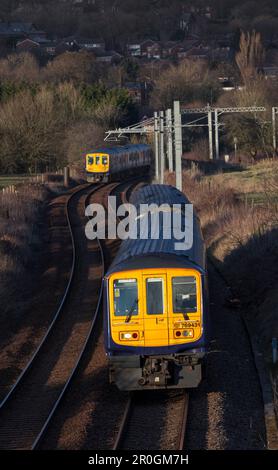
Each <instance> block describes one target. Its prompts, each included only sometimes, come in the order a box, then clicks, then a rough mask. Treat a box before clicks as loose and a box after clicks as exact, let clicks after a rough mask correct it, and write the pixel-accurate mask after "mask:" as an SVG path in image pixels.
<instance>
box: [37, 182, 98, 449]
mask: <svg viewBox="0 0 278 470" xmlns="http://www.w3.org/2000/svg"><path fill="white" fill-rule="evenodd" d="M103 187H104V185H101V186H98V187H97V188H96V190H95V191H93V192H90V194H89V195H88V196H87V197H86V199H85V207H84V209H85V210H86V207H87V205H88V202H89V201H90V199H91V197H92V194H94V193H96V192H97V191H99V190H100V189H102V188H103ZM96 240H97V243H98V246H99V250H100V254H101V263H102V275H101V276H102V278H103V276H104V274H105V260H104V250H103V246H102V243H101V241H100V240H99V239H98V238H97V239H96ZM102 294H103V283H102V282H101V288H100V293H99V297H98V303H97V306H96V309H95V314H94V316H93V320H92V323H91V326H90V329H89V332H88V334H87V337H86V339H85V342H84V344H83V347H82V350H81V352H80V354H79V356H78V358H77V361H76V363H75V366H74V368H73V369H72V372H71V374H70V376H69V377H68V380H67V381H66V383H65V385H64V387H63V389H62V391H61V393H60V395H59V396H58V398H57V400H56V402H55V403H54V406H53V407H52V410H51V411H50V413H49V415H48V418H47V420H46V421H45V423H44V425H43V427H42V429H41V431H40V433H39V434H38V435H37V437H36V439H35V441H34V442H33V445H32V450H35V449H37V448H38V447H39V444H40V443H41V441H42V440H43V438H44V437H45V435H46V432H47V429H48V427H49V425H50V423H51V421H52V419H53V418H54V415H55V413H56V411H57V410H58V407H59V405H60V404H61V402H62V400H63V398H64V397H65V394H66V392H67V391H68V389H69V386H70V385H71V382H72V380H73V378H74V376H75V374H76V372H77V370H78V368H79V365H80V363H81V361H82V359H83V356H84V354H85V351H86V349H87V346H88V344H89V341H90V339H91V336H92V334H93V332H94V329H95V326H96V322H97V319H98V316H99V310H100V305H101V301H102Z"/></svg>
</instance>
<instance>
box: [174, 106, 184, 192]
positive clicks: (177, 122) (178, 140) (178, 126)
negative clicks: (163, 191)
mask: <svg viewBox="0 0 278 470" xmlns="http://www.w3.org/2000/svg"><path fill="white" fill-rule="evenodd" d="M174 128H175V159H176V186H177V189H179V190H180V191H182V123H181V109H180V102H179V101H174Z"/></svg>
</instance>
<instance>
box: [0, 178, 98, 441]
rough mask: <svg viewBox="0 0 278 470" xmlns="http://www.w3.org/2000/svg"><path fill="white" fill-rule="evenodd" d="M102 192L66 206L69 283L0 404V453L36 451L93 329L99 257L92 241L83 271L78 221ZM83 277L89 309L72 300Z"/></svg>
mask: <svg viewBox="0 0 278 470" xmlns="http://www.w3.org/2000/svg"><path fill="white" fill-rule="evenodd" d="M101 187H102V185H98V186H96V187H94V188H92V187H91V185H85V186H82V188H81V189H80V188H79V189H78V190H76V191H74V192H73V193H72V194H71V195H70V196H69V198H68V200H67V203H66V218H67V222H68V228H69V231H70V235H71V240H72V266H71V272H70V276H69V281H68V284H67V287H66V290H65V293H64V296H63V298H62V300H61V303H60V305H59V307H58V309H57V311H56V313H55V315H54V318H53V320H52V322H51V324H50V326H49V328H48V330H47V332H46V334H45V335H44V337H43V339H42V341H41V343H40V345H39V346H38V348H37V350H36V351H35V353H34V354H33V356H32V358H31V360H30V361H29V363H28V364H27V366H26V367H25V369H24V370H23V371H22V373H21V374H20V376H19V377H18V379H17V381H16V382H15V384H14V385H13V387H12V388H11V389H10V391H9V393H8V394H7V395H6V397H5V398H4V399H3V400H2V402H1V403H0V449H34V448H36V447H37V446H38V444H39V442H40V440H41V439H42V437H43V435H44V434H45V432H46V429H47V427H48V425H49V423H50V421H51V419H52V417H53V415H54V413H55V411H56V410H57V408H58V406H59V404H60V403H61V401H62V399H63V397H64V395H65V393H66V391H67V389H68V387H69V384H70V382H71V380H72V378H73V376H74V375H75V373H76V371H77V369H78V366H79V363H80V360H81V358H82V356H83V353H84V350H85V348H86V344H87V342H88V340H89V338H90V336H91V333H92V330H93V329H94V325H95V322H96V318H97V315H98V311H99V307H100V300H101V293H102V292H101V289H102V288H101V286H102V282H101V281H102V277H103V273H104V269H105V268H104V255H103V249H102V246H101V244H100V242H99V241H98V240H96V241H95V242H94V246H93V247H91V252H90V256H88V259H87V264H86V263H85V265H83V268H82V266H81V263H82V261H84V255H87V246H86V243H87V241H86V238H85V235H84V230H83V229H84V226H83V225H82V223H81V224H80V219H81V220H82V216H83V217H84V209H85V207H86V205H87V203H88V201H89V200H90V198H91V197H92V195H93V194H95V193H96V192H97V191H98V190H99V189H100V188H101ZM80 214H82V216H81V217H80ZM81 231H83V236H82V234H81ZM91 243H93V242H91ZM82 254H83V256H82ZM85 258H86V256H85ZM92 261H93V268H91V270H90V267H89V264H90V262H92ZM77 273H78V274H77ZM87 277H88V278H89V281H90V282H92V283H93V284H94V290H95V293H94V302H93V303H94V305H90V306H88V305H83V304H82V302H80V297H78V296H76V295H75V291H76V289H77V288H78V284H79V283H80V282H81V283H82V282H84V281H85V279H86V278H87ZM96 280H97V282H96ZM79 287H80V285H79ZM81 290H82V289H81ZM50 295H51V294H50ZM91 309H92V310H93V311H94V315H92V314H91Z"/></svg>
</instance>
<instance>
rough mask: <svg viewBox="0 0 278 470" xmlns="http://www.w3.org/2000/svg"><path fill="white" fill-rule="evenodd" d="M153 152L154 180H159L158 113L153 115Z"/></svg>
mask: <svg viewBox="0 0 278 470" xmlns="http://www.w3.org/2000/svg"><path fill="white" fill-rule="evenodd" d="M154 152H155V179H156V181H157V182H158V180H159V119H158V113H157V112H155V113H154Z"/></svg>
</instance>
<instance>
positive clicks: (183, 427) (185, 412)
mask: <svg viewBox="0 0 278 470" xmlns="http://www.w3.org/2000/svg"><path fill="white" fill-rule="evenodd" d="M188 406H189V394H188V393H186V392H184V405H183V415H182V424H181V432H180V437H179V447H178V450H184V444H185V433H186V425H187V416H188Z"/></svg>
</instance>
